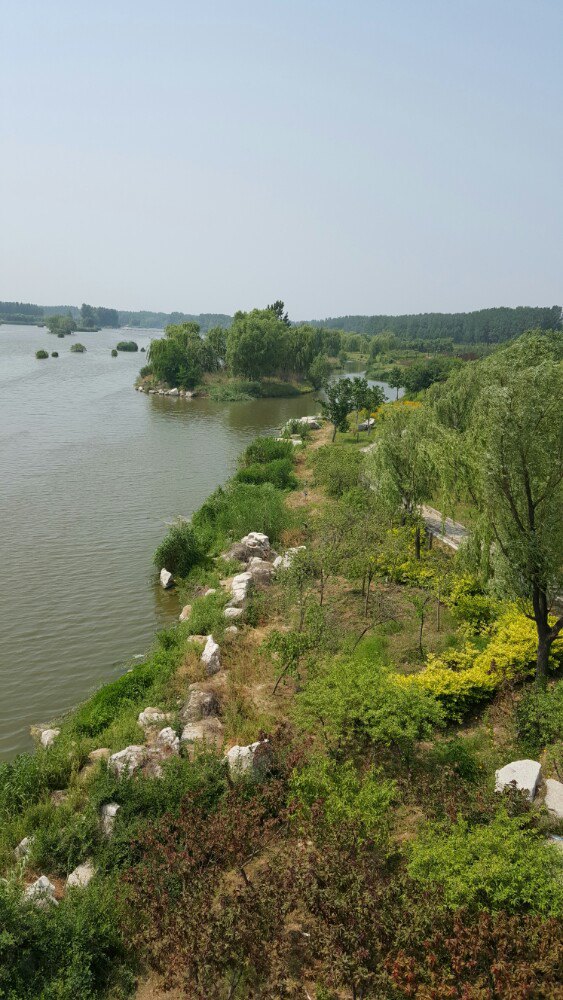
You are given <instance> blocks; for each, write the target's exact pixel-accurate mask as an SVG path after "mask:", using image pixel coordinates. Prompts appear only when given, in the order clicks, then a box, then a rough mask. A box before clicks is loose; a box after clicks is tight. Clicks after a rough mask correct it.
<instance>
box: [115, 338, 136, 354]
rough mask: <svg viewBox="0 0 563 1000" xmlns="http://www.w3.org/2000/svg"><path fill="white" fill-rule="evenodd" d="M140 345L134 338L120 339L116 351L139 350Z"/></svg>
mask: <svg viewBox="0 0 563 1000" xmlns="http://www.w3.org/2000/svg"><path fill="white" fill-rule="evenodd" d="M138 350H139V345H138V344H136V343H135V341H134V340H120V341H119V344H117V346H116V351H138Z"/></svg>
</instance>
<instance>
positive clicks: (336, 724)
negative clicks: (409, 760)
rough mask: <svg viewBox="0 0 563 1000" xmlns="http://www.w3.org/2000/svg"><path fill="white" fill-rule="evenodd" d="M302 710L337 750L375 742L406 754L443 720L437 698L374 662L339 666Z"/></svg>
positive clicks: (319, 680) (308, 695) (308, 691)
mask: <svg viewBox="0 0 563 1000" xmlns="http://www.w3.org/2000/svg"><path fill="white" fill-rule="evenodd" d="M405 694H407V697H406V698H405ZM413 695H414V697H413ZM297 711H298V718H299V719H300V721H301V722H302V723H303V724H304V725H305V727H306V728H310V727H312V726H313V727H315V728H316V727H320V728H321V729H322V731H323V734H324V736H325V738H326V739H327V740H328V741H329V742H330V743H332V744H333V745H345V744H346V743H354V742H372V743H375V744H380V745H382V746H396V747H399V748H400V749H401V750H403V751H404V752H406V753H409V752H410V751H411V750H412V746H413V744H414V742H415V740H419V739H424V738H426V737H428V736H429V735H430V733H431V732H432V730H433V728H434V727H435V726H438V725H441V723H442V718H443V716H442V711H441V709H440V706H439V704H438V702H437V701H436V700H435V699H434V698H433V697H432V696H431V695H428V694H427V693H426V692H424V691H422V690H421V689H419V688H414V687H413V688H410V689H409V688H405V687H402V686H400V685H399V684H397V681H396V678H395V676H394V675H393V674H391V673H390V672H389V671H388V670H387V669H386V668H385V667H384V666H382V665H381V664H380V663H377V662H373V660H371V659H357V660H355V659H352V660H340V661H337V662H333V663H332V664H331V665H330V666H329V667H328V669H327V670H326V672H325V673H322V674H320V675H319V676H318V677H315V678H314V679H313V680H311V681H310V682H309V683H308V685H307V687H306V688H305V690H304V691H303V692H302V693H301V694H300V695H299V697H298V709H297Z"/></svg>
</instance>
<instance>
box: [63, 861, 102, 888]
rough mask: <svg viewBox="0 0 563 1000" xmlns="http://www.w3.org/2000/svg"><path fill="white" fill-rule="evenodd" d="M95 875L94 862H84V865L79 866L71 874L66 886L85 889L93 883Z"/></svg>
mask: <svg viewBox="0 0 563 1000" xmlns="http://www.w3.org/2000/svg"><path fill="white" fill-rule="evenodd" d="M95 874H96V869H95V868H94V865H93V862H92V861H84V863H83V864H81V865H78V866H77V867H76V868H75V869H74V871H73V872H71V873H70V875H69V876H68V878H67V880H66V884H67V886H68V887H69V888H71V887H75V888H79V889H85V888H86V886H87V885H88V884H89V883H90V882H91V881H92V879H93V878H94V875H95Z"/></svg>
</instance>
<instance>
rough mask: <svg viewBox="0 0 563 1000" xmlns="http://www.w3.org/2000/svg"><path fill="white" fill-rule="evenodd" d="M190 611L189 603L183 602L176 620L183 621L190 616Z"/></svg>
mask: <svg viewBox="0 0 563 1000" xmlns="http://www.w3.org/2000/svg"><path fill="white" fill-rule="evenodd" d="M191 613H192V606H191V604H185V605H184V607H183V608H182V610H181V611H180V614H179V618H178V620H179V621H181V622H185V621H186V619H187V618H189V617H190V615H191Z"/></svg>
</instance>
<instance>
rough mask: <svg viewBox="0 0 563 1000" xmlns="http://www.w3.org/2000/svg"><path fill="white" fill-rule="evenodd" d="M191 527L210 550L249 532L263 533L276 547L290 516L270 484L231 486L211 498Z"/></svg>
mask: <svg viewBox="0 0 563 1000" xmlns="http://www.w3.org/2000/svg"><path fill="white" fill-rule="evenodd" d="M192 523H193V526H194V528H195V529H196V531H197V533H198V535H199V534H201V535H202V537H205V538H206V540H207V541H208V544H209V545H210V546H212V545H213V544H214V543H215V542H218V543H219V544H221V542H222V540H226V539H239V538H242V537H243V535H246V534H248V532H249V531H263V532H264V533H265V534H266V535H268V538H269V539H270V541H271V542H272V543H275V542H276V541H277V540H278V539H279V537H280V534H281V532H282V531H283V530H284V528H286V527H287V526H288V523H289V514H288V511H287V510H286V508H285V505H284V498H283V494H282V493H280V492H279V491H278V490H276V488H275V487H274V486H272V485H271V484H270V483H265V484H263V485H255V484H253V483H237V482H232V483H229V484H228V485H227V486H225V487H224V488H223V487H219V489H218V490H215V493H212V494H211V496H210V497H209V498H208V499H207V500H206V501H205V503H204V504H203V506H202V507H200V509H199V510H198V511H196V513H195V514H194V516H193V518H192Z"/></svg>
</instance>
